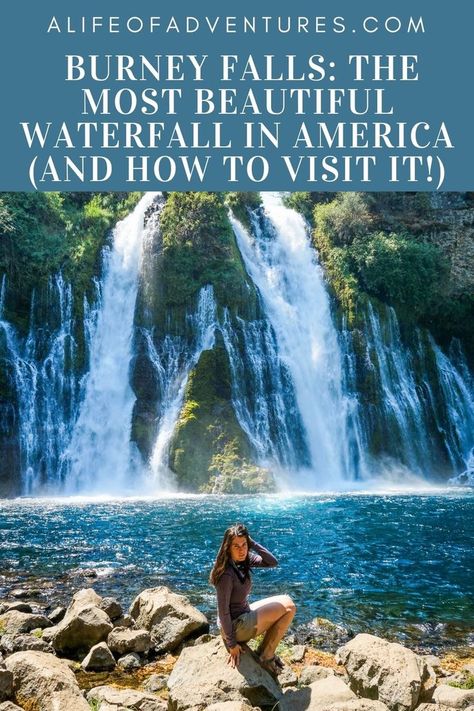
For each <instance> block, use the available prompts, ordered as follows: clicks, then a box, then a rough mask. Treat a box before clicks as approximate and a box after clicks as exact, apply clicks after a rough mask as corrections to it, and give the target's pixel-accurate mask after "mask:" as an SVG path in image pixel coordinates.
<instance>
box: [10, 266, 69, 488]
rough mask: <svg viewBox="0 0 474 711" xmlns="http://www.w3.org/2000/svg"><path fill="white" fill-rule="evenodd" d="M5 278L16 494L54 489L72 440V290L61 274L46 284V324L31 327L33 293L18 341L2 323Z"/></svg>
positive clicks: (56, 486) (33, 306) (33, 322)
mask: <svg viewBox="0 0 474 711" xmlns="http://www.w3.org/2000/svg"><path fill="white" fill-rule="evenodd" d="M5 289H6V279H5V277H4V279H3V282H2V296H1V314H0V319H1V320H0V328H1V329H2V332H3V334H4V338H5V346H6V356H7V359H8V361H9V363H10V365H11V371H12V373H13V379H14V386H15V391H16V398H17V408H18V437H19V446H20V459H21V477H22V483H21V490H22V492H23V493H24V494H33V493H39V492H44V493H46V492H49V491H54V490H56V489H57V488H58V486H59V485H60V480H61V476H60V459H61V455H62V452H63V451H64V449H65V448H66V447H67V444H68V442H69V439H70V436H71V422H72V421H73V419H74V415H75V412H76V410H77V402H78V388H77V382H76V378H75V376H74V372H73V368H72V365H73V361H74V358H75V354H76V350H77V345H76V342H75V340H74V335H73V316H72V305H73V300H72V290H71V286H70V285H69V284H66V283H65V281H64V279H63V278H62V276H61V274H58V275H56V276H55V277H51V278H50V279H49V281H48V285H47V291H46V299H47V304H48V309H49V310H48V317H47V321H46V322H44V323H42V324H41V326H40V325H36V322H35V320H36V302H35V296H34V294H33V297H32V302H31V309H30V324H29V331H28V335H27V337H26V338H25V339H22V338H20V337H19V336H18V335H17V333H16V330H15V329H14V327H13V326H12V325H11V324H9V323H8V322H7V321H5V320H3V303H4V298H5Z"/></svg>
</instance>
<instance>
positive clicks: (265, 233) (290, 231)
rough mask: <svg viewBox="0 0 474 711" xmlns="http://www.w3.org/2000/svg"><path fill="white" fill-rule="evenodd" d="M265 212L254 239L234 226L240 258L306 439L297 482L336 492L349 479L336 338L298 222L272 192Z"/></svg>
mask: <svg viewBox="0 0 474 711" xmlns="http://www.w3.org/2000/svg"><path fill="white" fill-rule="evenodd" d="M262 197H263V204H264V208H265V213H264V215H263V217H261V218H260V219H258V217H256V216H254V218H253V232H254V234H253V235H250V234H249V233H248V232H247V231H246V230H245V229H244V228H243V226H242V225H241V224H240V223H239V222H238V221H237V220H233V226H234V231H235V234H236V237H237V241H238V245H239V248H240V252H241V254H242V257H243V259H244V262H245V266H246V268H247V271H248V273H249V275H250V277H251V278H252V280H253V281H254V283H255V285H256V286H257V288H258V290H259V292H260V294H261V297H262V300H263V304H264V308H265V311H266V314H267V316H268V318H269V320H270V323H271V325H272V328H273V330H274V332H275V336H276V341H277V345H278V351H279V354H280V357H281V359H282V361H283V362H284V364H285V366H286V368H287V370H288V372H289V374H290V376H291V379H292V382H293V385H294V391H295V396H296V403H297V407H298V410H299V413H300V415H301V420H302V423H303V427H304V430H305V433H306V440H307V443H308V449H309V460H310V469H311V472H308V473H307V475H306V477H305V475H304V474H303V472H301V471H300V473H299V475H298V476H299V481H298V483H300V482H302V480H303V478H305V479H306V482H305V483H306V484H307V485H308V484H309V485H311V486H312V487H315V486H338V485H340V484H341V483H342V482H343V481H344V480H345V479H347V478H353V476H354V475H353V471H352V462H351V460H350V456H349V451H348V446H347V443H348V436H347V416H348V407H349V403H348V401H347V398H346V397H345V396H344V393H343V391H342V365H341V354H340V349H339V343H338V337H337V332H336V329H335V327H334V324H333V321H332V317H331V313H330V306H329V297H328V294H327V292H326V289H325V285H324V278H323V274H322V270H321V268H320V266H319V265H318V263H317V261H316V255H315V253H314V251H313V249H312V247H311V245H310V241H309V234H308V230H307V227H306V225H305V222H304V220H303V218H302V217H301V216H300V215H298V214H297V213H296V212H294V211H293V210H290V209H287V208H285V207H284V206H283V204H282V201H281V198H280V197H279V196H277V195H275V194H273V193H267V194H265V193H264V194H262Z"/></svg>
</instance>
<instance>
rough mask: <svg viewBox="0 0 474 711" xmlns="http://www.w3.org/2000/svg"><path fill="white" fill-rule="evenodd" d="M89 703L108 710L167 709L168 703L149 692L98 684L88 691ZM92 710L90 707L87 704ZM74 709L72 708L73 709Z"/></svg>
mask: <svg viewBox="0 0 474 711" xmlns="http://www.w3.org/2000/svg"><path fill="white" fill-rule="evenodd" d="M87 700H88V701H89V703H91V702H95V703H96V704H99V708H100V709H107V711H113V709H117V711H122V710H123V709H133V710H134V711H166V708H167V704H166V702H165V701H163V699H160V698H159V697H158V696H155V695H154V694H148V693H145V692H143V691H135V690H134V689H117V688H115V687H114V686H96V687H95V688H94V689H91V690H90V691H89V692H88V693H87ZM87 708H88V709H89V711H90V707H89V706H87ZM71 711H72V709H71ZM74 711H75V709H74Z"/></svg>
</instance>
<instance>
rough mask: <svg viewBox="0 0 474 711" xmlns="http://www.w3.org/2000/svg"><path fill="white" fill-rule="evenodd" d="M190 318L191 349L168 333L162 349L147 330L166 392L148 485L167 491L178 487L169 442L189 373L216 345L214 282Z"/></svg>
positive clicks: (203, 292) (152, 358) (204, 290)
mask: <svg viewBox="0 0 474 711" xmlns="http://www.w3.org/2000/svg"><path fill="white" fill-rule="evenodd" d="M188 321H189V322H190V325H191V328H192V331H193V333H194V339H195V342H194V345H193V347H192V348H191V349H189V347H187V346H186V344H185V342H184V339H183V338H180V337H173V336H169V335H167V336H166V337H165V339H164V340H163V343H162V347H161V348H160V352H158V351H157V349H156V347H155V344H154V343H153V340H152V338H151V335H150V334H149V333H146V334H145V336H146V341H147V346H148V356H149V358H150V361H151V363H152V364H153V367H154V368H155V372H156V373H157V376H158V381H159V383H160V390H161V394H162V395H161V403H160V408H159V413H158V428H157V436H156V440H155V444H154V447H153V452H152V455H151V458H150V476H149V478H148V482H147V488H148V489H149V490H152V491H154V492H160V493H163V492H170V491H173V490H174V489H175V479H174V475H173V473H172V472H171V471H170V468H169V446H170V442H171V437H172V436H173V432H174V429H175V427H176V423H177V421H178V417H179V413H180V411H181V407H182V405H183V400H184V391H185V388H186V383H187V381H188V377H189V373H190V371H191V370H192V368H193V367H194V366H195V365H196V363H197V362H198V360H199V356H200V355H201V353H202V352H203V351H205V350H209V349H210V348H212V347H213V346H214V341H215V330H216V324H217V316H216V302H215V299H214V290H213V288H212V286H205V287H203V288H202V289H201V291H200V292H199V298H198V305H197V310H196V312H195V313H194V314H190V315H188Z"/></svg>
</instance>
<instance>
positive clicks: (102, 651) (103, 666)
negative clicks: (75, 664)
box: [81, 642, 115, 671]
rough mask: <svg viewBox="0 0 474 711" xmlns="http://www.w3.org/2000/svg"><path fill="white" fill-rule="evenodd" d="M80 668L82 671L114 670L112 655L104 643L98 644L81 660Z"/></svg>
mask: <svg viewBox="0 0 474 711" xmlns="http://www.w3.org/2000/svg"><path fill="white" fill-rule="evenodd" d="M81 667H82V668H83V669H84V671H111V670H112V669H115V659H114V655H113V654H112V652H111V651H110V649H109V648H108V647H107V645H106V644H105V642H99V644H96V645H94V646H93V647H92V649H91V650H90V652H89V654H88V655H87V656H86V657H85V658H84V659H83V660H82V662H81Z"/></svg>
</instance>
